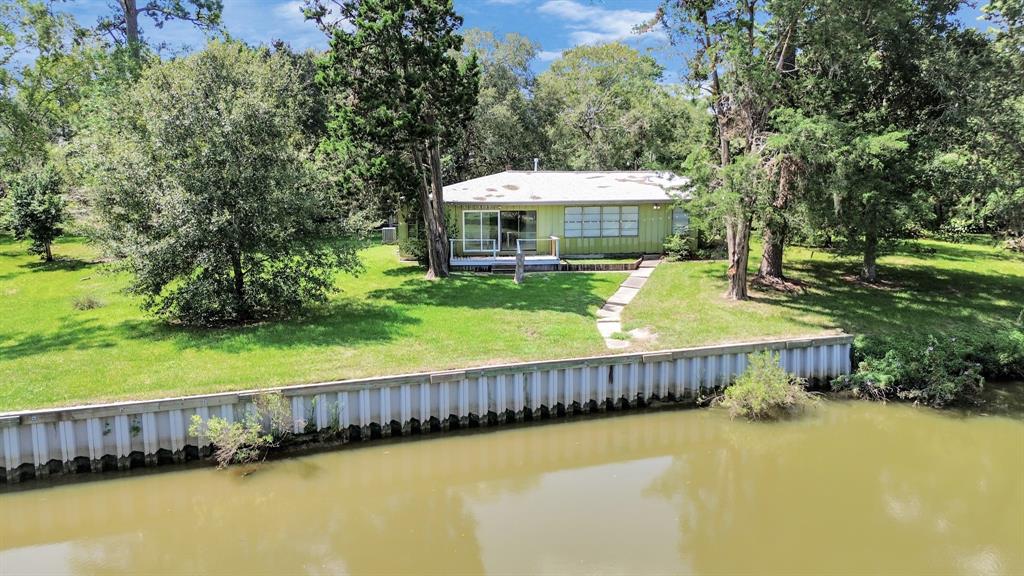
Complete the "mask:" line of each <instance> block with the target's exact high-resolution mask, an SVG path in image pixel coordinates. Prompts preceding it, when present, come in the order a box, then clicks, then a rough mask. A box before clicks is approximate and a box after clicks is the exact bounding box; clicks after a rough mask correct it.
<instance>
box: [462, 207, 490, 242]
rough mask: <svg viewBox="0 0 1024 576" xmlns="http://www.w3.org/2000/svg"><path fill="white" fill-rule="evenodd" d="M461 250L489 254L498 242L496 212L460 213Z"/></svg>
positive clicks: (471, 211) (475, 211) (469, 211)
mask: <svg viewBox="0 0 1024 576" xmlns="http://www.w3.org/2000/svg"><path fill="white" fill-rule="evenodd" d="M462 238H463V244H462V250H463V251H465V252H491V251H493V250H494V249H495V247H496V246H497V242H498V211H497V210H466V211H465V212H463V213H462Z"/></svg>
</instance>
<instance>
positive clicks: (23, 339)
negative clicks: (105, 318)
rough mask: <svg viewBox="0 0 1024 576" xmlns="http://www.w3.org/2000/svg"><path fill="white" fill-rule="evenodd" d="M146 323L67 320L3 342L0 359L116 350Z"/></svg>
mask: <svg viewBox="0 0 1024 576" xmlns="http://www.w3.org/2000/svg"><path fill="white" fill-rule="evenodd" d="M144 324H145V323H144V322H125V323H122V324H118V325H116V326H113V327H112V326H109V325H103V324H99V323H97V321H96V320H95V319H93V318H85V319H81V318H75V317H67V318H65V319H63V320H62V321H61V323H60V326H59V327H58V328H57V329H56V330H53V331H49V332H25V331H23V332H15V333H9V334H5V335H3V340H0V358H2V359H4V360H13V359H16V358H23V357H27V356H35V355H38V354H51V353H60V352H66V351H72V350H92V349H96V348H113V347H115V346H117V345H118V343H119V342H122V341H123V340H124V339H125V334H126V332H133V331H134V330H136V329H140V328H142V326H143V325H144Z"/></svg>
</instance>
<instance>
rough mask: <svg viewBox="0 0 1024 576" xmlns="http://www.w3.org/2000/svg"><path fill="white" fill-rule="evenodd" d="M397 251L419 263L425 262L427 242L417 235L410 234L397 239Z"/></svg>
mask: <svg viewBox="0 0 1024 576" xmlns="http://www.w3.org/2000/svg"><path fill="white" fill-rule="evenodd" d="M398 253H399V254H401V255H402V256H403V257H404V258H410V259H412V260H415V261H417V262H419V263H420V264H426V263H427V242H426V240H424V239H423V238H420V237H419V236H410V237H409V238H402V239H401V240H399V241H398Z"/></svg>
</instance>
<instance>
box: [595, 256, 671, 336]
mask: <svg viewBox="0 0 1024 576" xmlns="http://www.w3.org/2000/svg"><path fill="white" fill-rule="evenodd" d="M658 264H661V260H644V261H643V262H641V263H640V267H639V268H637V269H636V270H634V271H633V272H631V273H630V275H629V276H628V277H627V278H626V279H625V280H624V281H623V282H622V284H620V285H619V289H618V290H616V291H615V294H612V297H611V298H609V299H608V301H607V302H605V303H604V306H602V307H601V309H600V310H598V311H597V331H598V332H600V333H601V337H602V338H604V344H605V346H607V347H608V348H610V349H612V350H615V349H622V348H629V340H619V339H617V338H612V334H615V333H617V332H622V309H623V308H625V307H626V305H627V304H629V303H630V302H632V301H633V298H636V295H637V294H639V293H640V289H641V288H643V287H644V284H646V283H647V279H648V278H650V277H651V274H652V273H653V272H654V269H655V268H656V267H657V266H658Z"/></svg>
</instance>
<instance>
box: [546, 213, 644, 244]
mask: <svg viewBox="0 0 1024 576" xmlns="http://www.w3.org/2000/svg"><path fill="white" fill-rule="evenodd" d="M639 233H640V208H639V207H638V206H583V207H579V206H566V208H565V237H566V238H597V237H602V236H603V237H615V236H637V235H639Z"/></svg>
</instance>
